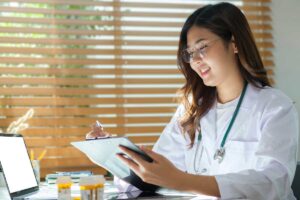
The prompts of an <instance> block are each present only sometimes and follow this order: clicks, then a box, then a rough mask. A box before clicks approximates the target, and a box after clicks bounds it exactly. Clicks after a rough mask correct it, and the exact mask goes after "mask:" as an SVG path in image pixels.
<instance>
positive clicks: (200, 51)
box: [181, 38, 220, 63]
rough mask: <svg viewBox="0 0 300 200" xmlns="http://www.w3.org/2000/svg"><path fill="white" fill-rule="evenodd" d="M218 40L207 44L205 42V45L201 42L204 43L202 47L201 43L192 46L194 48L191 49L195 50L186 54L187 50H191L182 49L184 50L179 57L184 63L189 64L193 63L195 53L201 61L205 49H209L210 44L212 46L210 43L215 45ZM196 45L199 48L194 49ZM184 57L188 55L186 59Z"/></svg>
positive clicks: (204, 54)
mask: <svg viewBox="0 0 300 200" xmlns="http://www.w3.org/2000/svg"><path fill="white" fill-rule="evenodd" d="M218 40H220V38H217V39H214V40H211V41H208V42H206V43H204V42H203V43H204V44H203V45H202V42H199V43H198V44H196V45H194V47H192V48H194V49H195V50H194V51H190V52H188V51H189V49H191V48H186V49H184V50H183V51H182V52H181V56H182V58H183V60H184V62H186V63H191V62H193V59H194V58H195V53H198V54H199V55H198V56H199V57H200V58H201V59H203V58H204V57H205V56H206V53H207V52H206V51H207V48H208V47H211V46H212V45H211V44H212V43H215V42H216V41H218ZM209 44H210V45H209ZM198 45H199V47H198V48H195V47H197V46H198ZM186 55H188V59H187V57H186Z"/></svg>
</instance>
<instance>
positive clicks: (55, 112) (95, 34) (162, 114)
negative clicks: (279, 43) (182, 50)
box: [0, 0, 274, 176]
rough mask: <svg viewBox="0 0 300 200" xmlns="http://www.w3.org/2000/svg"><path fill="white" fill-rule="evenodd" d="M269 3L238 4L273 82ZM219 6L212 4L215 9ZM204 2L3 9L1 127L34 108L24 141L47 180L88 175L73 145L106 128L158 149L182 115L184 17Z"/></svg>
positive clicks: (78, 0) (30, 0)
mask: <svg viewBox="0 0 300 200" xmlns="http://www.w3.org/2000/svg"><path fill="white" fill-rule="evenodd" d="M270 1H271V0H244V1H238V0H233V1H230V2H233V3H234V4H236V5H238V6H239V7H240V8H241V9H242V10H243V12H244V13H245V14H246V16H247V18H248V20H249V21H250V24H251V27H252V29H253V31H254V35H255V38H256V42H257V45H258V47H259V50H260V52H261V55H262V56H263V61H264V63H265V65H266V66H267V70H268V73H269V74H270V75H271V76H272V75H273V66H274V63H273V54H272V49H273V42H272V26H271V16H270V8H269V5H270ZM217 2H219V1H211V3H217ZM204 3H207V1H201V0H184V1H183V0H181V1H172V2H171V1H164V0H163V1H161V0H160V1H153V0H151V1H150V0H147V1H146V0H144V1H142V0H134V1H132V0H131V1H130V0H114V1H112V0H107V1H101V0H12V1H4V0H0V51H1V58H0V74H1V78H0V85H1V87H0V94H1V99H0V127H1V128H2V129H5V128H6V127H7V126H8V125H9V124H10V123H11V122H12V121H14V120H16V119H17V118H18V117H20V116H21V115H23V114H24V113H25V112H26V111H27V110H28V109H29V108H33V109H34V110H35V115H34V117H33V118H32V119H30V121H29V123H30V127H29V128H28V129H26V130H24V131H23V132H22V134H23V135H24V136H25V138H26V142H27V144H28V147H29V148H30V149H34V150H35V152H36V154H39V153H40V152H42V150H43V149H45V148H46V149H47V150H48V153H47V156H46V158H45V159H44V160H43V161H42V163H41V166H42V176H44V175H45V174H46V173H50V172H53V171H65V170H81V169H90V170H93V171H94V172H96V173H105V171H104V170H103V169H101V168H99V167H97V166H95V165H94V164H92V163H91V162H90V161H89V160H88V159H87V158H86V157H85V156H84V155H82V154H81V153H80V152H79V151H77V150H76V149H74V148H73V147H71V146H70V142H72V141H77V140H82V139H84V136H85V133H86V132H88V131H89V130H90V127H89V126H90V124H92V123H94V122H95V120H97V119H98V120H100V121H101V122H102V123H103V124H104V125H105V128H106V129H107V131H109V132H111V133H114V134H117V135H121V134H126V135H127V136H128V137H130V138H131V139H132V140H133V141H134V142H136V143H143V144H146V145H150V146H151V145H153V144H154V142H155V141H156V140H157V138H158V136H159V134H160V133H161V131H162V130H163V128H164V126H165V125H166V123H167V122H168V121H169V120H170V117H171V116H172V114H173V112H174V111H175V109H176V103H175V101H174V97H175V93H176V90H177V89H178V88H179V87H180V86H181V85H182V84H183V82H184V80H183V77H182V76H181V75H180V74H179V71H178V70H177V66H176V50H177V45H178V36H179V32H180V29H181V26H182V24H183V22H184V21H185V19H186V17H187V16H188V15H189V14H190V13H192V12H193V11H194V10H195V9H196V8H198V7H200V6H202V5H204Z"/></svg>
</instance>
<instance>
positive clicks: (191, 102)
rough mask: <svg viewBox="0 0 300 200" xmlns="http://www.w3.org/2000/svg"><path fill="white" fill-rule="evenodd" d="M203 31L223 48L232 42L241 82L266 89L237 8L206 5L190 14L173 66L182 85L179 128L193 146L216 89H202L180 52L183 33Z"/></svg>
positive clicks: (247, 28) (248, 31)
mask: <svg viewBox="0 0 300 200" xmlns="http://www.w3.org/2000/svg"><path fill="white" fill-rule="evenodd" d="M193 26H197V27H202V28H206V29H208V30H209V31H211V32H212V33H214V34H216V35H217V36H219V37H220V38H221V39H222V40H223V43H224V44H225V45H227V46H228V45H229V43H230V42H232V38H234V41H235V44H236V46H237V49H238V54H237V56H236V57H237V62H238V66H239V70H240V73H241V75H242V77H243V78H244V80H245V81H247V82H248V83H251V84H253V85H254V86H256V87H263V86H270V82H269V80H268V77H267V73H266V70H265V68H264V65H263V62H262V59H261V57H260V54H259V52H258V49H257V46H256V44H255V40H254V37H253V34H252V32H251V29H250V26H249V24H248V22H247V19H246V17H245V16H244V14H243V13H242V12H241V10H240V9H239V8H237V7H236V6H234V5H233V4H230V3H218V4H215V5H206V6H204V7H201V8H199V9H197V10H196V11H195V12H194V13H193V14H191V15H190V16H189V17H188V18H187V20H186V22H185V23H184V25H183V28H182V30H181V33H180V40H179V47H178V52H177V63H178V66H179V69H180V71H181V72H182V73H183V75H184V76H185V79H186V82H185V84H184V86H183V87H182V88H181V89H180V90H179V93H180V94H181V96H182V97H181V98H180V102H181V103H183V104H184V106H185V110H186V111H185V114H184V116H183V117H182V119H181V126H182V128H183V130H184V133H185V134H188V136H189V137H190V139H191V146H193V144H194V139H195V133H196V131H199V130H200V119H201V117H203V116H204V115H205V114H206V113H207V112H208V111H209V109H210V108H211V107H212V106H213V104H214V102H215V99H216V88H215V87H208V86H206V85H204V83H203V81H202V79H201V78H200V77H199V75H198V74H197V73H196V72H194V71H193V70H192V68H191V66H190V64H189V63H186V62H184V60H183V59H182V51H183V50H184V49H186V48H187V33H188V31H189V30H190V28H191V27H193Z"/></svg>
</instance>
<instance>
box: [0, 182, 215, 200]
mask: <svg viewBox="0 0 300 200" xmlns="http://www.w3.org/2000/svg"><path fill="white" fill-rule="evenodd" d="M43 187H47V189H49V187H50V189H51V190H52V189H56V186H55V185H51V186H47V185H42V186H41V188H43ZM71 191H72V196H73V197H75V196H80V194H79V187H78V185H75V186H73V187H72V190H71ZM160 193H161V194H163V195H165V196H163V197H159V196H158V197H147V198H145V197H143V198H141V199H177V200H179V199H180V200H181V199H182V200H190V199H193V200H200V199H206V200H209V199H211V198H207V197H199V196H198V197H196V196H192V195H189V194H187V193H178V192H176V191H171V190H166V189H163V190H161V192H160ZM118 196H119V198H120V197H125V196H130V194H125V193H123V194H117V189H116V187H115V186H114V185H112V183H111V182H107V183H106V184H105V190H104V199H117V197H118ZM136 199H139V198H136ZM214 199H215V198H214ZM0 200H10V197H9V194H8V192H7V189H6V187H0Z"/></svg>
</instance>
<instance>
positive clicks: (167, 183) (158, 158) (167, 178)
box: [117, 146, 184, 189]
mask: <svg viewBox="0 0 300 200" xmlns="http://www.w3.org/2000/svg"><path fill="white" fill-rule="evenodd" d="M119 148H120V149H121V150H122V152H123V153H125V154H126V155H127V156H128V157H129V158H130V159H129V158H126V157H124V156H122V155H119V154H117V157H118V158H119V159H121V160H122V161H123V162H124V163H125V164H126V165H128V167H129V168H130V169H131V170H132V171H134V172H135V173H136V174H137V175H138V176H139V177H140V178H141V179H142V180H143V181H144V182H147V183H151V184H154V185H159V186H161V187H166V188H171V189H177V188H178V185H176V184H178V183H179V182H180V181H176V180H178V179H180V176H181V175H183V174H184V172H182V171H180V170H179V169H177V168H176V167H175V166H174V165H173V164H172V163H171V162H170V161H169V160H168V159H166V158H165V157H164V156H162V155H160V154H157V153H155V152H153V151H151V150H150V149H147V148H145V147H141V149H142V150H143V151H144V152H145V153H146V154H148V155H149V156H150V157H151V158H152V159H153V162H151V163H150V162H147V161H145V160H144V159H143V158H141V157H140V156H139V155H138V154H136V153H135V152H133V151H130V150H128V149H126V148H124V147H122V146H120V147H119Z"/></svg>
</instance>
